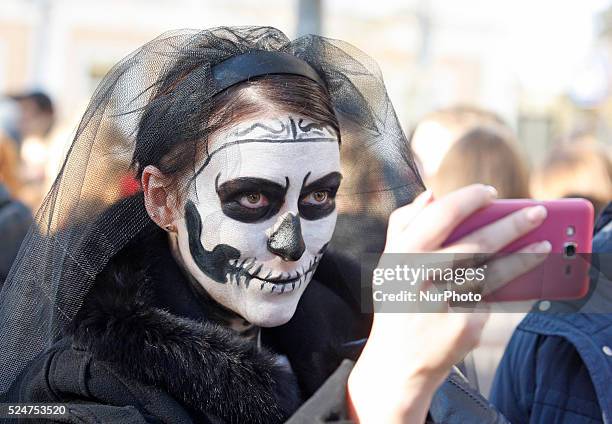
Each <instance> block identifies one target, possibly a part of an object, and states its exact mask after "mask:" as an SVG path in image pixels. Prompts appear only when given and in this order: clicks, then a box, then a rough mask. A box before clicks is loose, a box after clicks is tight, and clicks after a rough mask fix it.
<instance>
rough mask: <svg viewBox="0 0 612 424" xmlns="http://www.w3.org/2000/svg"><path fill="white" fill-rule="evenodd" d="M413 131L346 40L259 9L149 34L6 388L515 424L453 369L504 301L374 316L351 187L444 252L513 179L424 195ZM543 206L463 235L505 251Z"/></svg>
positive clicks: (51, 264) (203, 416) (71, 194)
mask: <svg viewBox="0 0 612 424" xmlns="http://www.w3.org/2000/svg"><path fill="white" fill-rule="evenodd" d="M107 128H114V129H119V130H120V131H121V132H122V133H123V135H124V137H117V138H116V139H108V136H107V135H108V134H110V133H112V132H110V131H106V130H105V129H107ZM406 146H407V143H406V138H405V136H404V134H403V132H402V130H401V128H400V126H399V124H398V122H397V118H396V116H395V113H394V111H393V108H392V106H391V104H390V102H389V98H388V96H387V93H386V90H385V87H384V84H383V83H382V78H381V76H380V73H379V71H378V69H377V68H376V65H375V64H374V63H373V62H372V60H371V59H370V58H369V57H367V56H366V55H365V54H364V53H362V52H360V51H359V50H357V49H355V48H354V47H352V46H350V45H348V44H346V43H343V42H340V41H336V40H328V39H325V38H323V37H318V36H307V37H302V38H300V39H297V40H294V41H290V40H288V39H287V38H286V37H285V36H284V34H282V33H281V32H279V31H278V30H275V29H273V28H260V27H245V28H217V29H213V30H208V31H202V32H176V33H169V34H164V35H162V36H161V37H159V38H157V39H156V40H153V41H152V42H150V43H148V44H146V45H145V46H143V47H142V48H140V49H139V50H137V51H136V52H134V53H133V54H131V55H130V56H128V57H127V58H125V59H124V60H123V61H121V62H120V63H119V64H118V65H116V66H115V67H114V68H113V69H112V70H111V71H110V72H109V74H108V75H107V76H106V77H105V78H104V80H103V81H102V83H101V84H100V86H99V88H98V89H97V90H96V92H95V94H94V96H93V99H92V101H91V103H90V105H89V107H88V109H87V111H86V113H85V115H84V117H83V119H82V121H81V123H80V125H79V128H78V130H77V132H76V135H75V138H74V141H73V144H72V147H71V149H70V151H69V153H68V156H67V158H66V161H65V163H64V166H63V168H62V170H61V172H60V174H59V176H58V178H57V180H56V182H55V184H54V185H53V187H52V189H51V192H50V193H49V195H48V196H47V198H46V200H45V203H44V204H43V206H42V208H41V209H40V211H39V212H38V214H37V217H36V220H37V223H38V228H40V229H41V230H40V231H34V230H32V231H31V232H30V233H29V235H28V237H27V238H26V241H25V242H24V245H23V247H22V250H21V251H20V254H19V256H18V258H17V260H16V264H15V266H14V267H13V269H12V270H11V273H10V275H9V277H8V279H7V282H6V283H5V285H4V287H3V289H2V293H1V296H0V302H1V307H0V340H2V342H1V343H2V349H1V351H0V400H2V401H4V402H9V403H36V402H43V403H60V404H65V406H66V408H65V409H62V410H58V412H57V413H61V416H62V418H61V420H62V422H181V423H182V422H186V423H187V422H201V423H280V422H291V423H300V422H303V423H311V422H332V421H334V422H339V421H342V420H345V422H350V421H351V420H353V421H360V422H364V423H369V422H376V423H379V422H410V423H412V422H423V421H424V420H428V421H429V422H445V423H453V422H495V423H497V422H504V420H503V417H501V416H500V415H499V414H498V413H497V412H496V411H495V410H494V409H493V408H492V407H489V406H488V404H487V402H486V401H485V400H484V399H483V398H481V397H480V396H479V395H478V394H477V393H475V392H473V390H472V389H471V388H470V387H469V385H468V384H467V382H465V381H464V380H462V379H461V377H460V376H459V375H457V374H454V373H453V374H451V375H450V376H449V377H447V376H448V374H449V372H450V370H451V368H452V366H453V364H455V363H457V362H458V361H460V360H461V359H462V357H463V356H464V355H465V353H466V352H468V351H469V350H470V349H471V348H473V347H474V345H475V344H476V342H477V340H478V336H479V334H480V330H481V329H482V325H483V323H484V321H485V317H483V316H482V315H475V314H472V315H459V314H437V313H433V314H387V315H382V314H378V315H377V316H376V317H374V319H373V322H372V315H371V314H365V313H362V311H361V304H360V296H359V292H360V290H361V287H360V274H361V272H365V274H366V275H369V274H368V273H369V272H371V269H370V270H368V269H365V270H361V269H360V264H359V260H360V257H359V256H360V253H365V248H363V247H361V246H359V245H358V246H350V249H349V248H348V247H347V246H342V244H339V243H338V242H337V240H342V237H337V236H336V235H334V226H335V222H336V218H337V215H338V209H339V208H340V206H342V209H343V210H347V209H349V208H350V205H351V204H356V203H357V202H359V201H360V199H361V198H367V199H368V202H369V203H365V202H361V204H366V205H367V204H370V205H371V208H372V210H376V213H377V214H381V211H382V213H383V214H386V216H389V214H391V212H392V211H393V210H395V212H393V213H392V214H391V216H390V218H389V226H388V233H387V242H386V246H385V252H388V253H398V252H399V253H409V252H417V253H420V252H435V251H439V250H440V249H441V248H440V246H441V244H442V242H443V241H444V239H445V238H446V236H447V235H448V234H449V233H450V232H451V231H452V229H453V228H454V227H456V225H457V224H458V223H459V222H461V220H462V219H464V218H465V217H466V216H468V215H469V214H470V213H472V212H473V211H475V210H477V209H479V208H480V207H483V206H485V205H487V204H488V203H489V202H491V201H492V200H493V198H494V197H495V194H494V192H493V191H492V190H491V189H490V188H487V187H484V186H470V187H467V188H465V189H462V190H459V191H457V192H454V193H451V194H449V195H447V196H445V197H444V198H441V199H439V200H436V201H434V200H433V198H432V196H431V194H430V193H429V192H424V193H422V194H421V195H419V196H418V197H416V196H417V194H418V193H421V192H423V190H424V187H423V184H422V182H421V179H420V177H419V176H418V173H417V171H416V167H415V166H414V162H413V160H412V156H411V154H410V152H408V151H406ZM343 152H349V153H350V154H346V155H345V156H344V157H349V158H351V163H345V162H343ZM126 159H128V160H127V161H126ZM109 160H113V161H115V163H122V161H123V162H126V163H127V162H129V161H130V160H131V165H130V167H129V168H128V167H127V165H126V169H125V170H123V171H125V172H118V173H117V175H125V174H126V173H128V172H131V174H132V175H133V176H134V177H135V178H136V179H138V180H139V181H140V182H141V186H142V191H140V192H139V193H137V194H135V195H133V196H131V197H128V198H124V199H122V200H120V201H117V202H116V203H114V204H113V205H111V206H110V207H101V206H99V203H96V202H93V203H92V202H85V201H83V198H82V193H87V195H88V196H91V193H92V192H94V191H95V190H96V188H97V187H109V186H110V187H113V186H115V187H117V190H119V186H120V182H119V181H114V180H113V178H115V177H114V176H113V175H108V173H105V172H103V170H104V169H105V167H104V164H105V163H106V162H107V161H109ZM356 164H358V165H359V166H364V167H367V166H368V164H370V165H372V166H371V169H372V170H377V171H376V172H375V173H374V175H371V176H370V177H369V178H367V180H365V181H364V180H363V179H360V178H355V175H354V173H353V172H351V170H352V169H355V167H356ZM383 169H384V170H385V172H384V173H383V172H382V170H383ZM101 194H102V193H101ZM415 197H416V200H414V201H413V202H412V203H410V204H409V205H408V206H404V207H400V208H398V206H401V205H400V204H398V201H397V199H407V200H412V199H414V198H415ZM366 212H367V211H366ZM77 216H78V217H83V216H89V217H91V219H90V220H89V221H87V220H79V222H78V223H75V222H74V221H72V220H71V218H72V219H73V218H74V217H77ZM542 219H543V213H542V211H541V210H539V209H532V210H528V211H521V212H518V213H516V214H514V215H512V216H510V217H508V218H505V219H503V220H500V221H497V222H495V223H493V224H491V225H489V226H488V227H486V228H484V229H483V230H481V232H480V233H478V234H474V235H471V236H468V237H467V238H465V239H463V240H461V241H459V242H457V243H456V244H455V245H453V246H450V247H446V248H445V251H446V252H467V253H469V252H495V251H496V250H498V249H499V248H500V247H501V246H502V245H504V244H505V243H507V242H509V241H510V240H512V239H514V238H516V237H519V236H520V235H521V234H523V233H526V232H527V231H529V230H530V229H532V228H534V227H535V226H537V225H538V224H539V223H540V222H541V220H542ZM363 228H365V227H363V226H361V225H360V223H359V221H355V224H354V226H353V228H343V230H342V231H345V232H346V231H353V232H354V234H353V235H355V234H359V233H360V232H361V233H363V234H362V237H363V239H364V240H365V239H367V238H368V236H369V235H368V234H367V233H364V232H363ZM352 239H355V237H352ZM366 245H367V243H364V246H366ZM527 249H528V251H530V252H532V251H533V252H536V251H545V250H546V244H542V245H536V246H530V247H528V248H527ZM374 253H378V254H380V253H382V252H374ZM502 265H503V264H502ZM533 265H535V263H533V264H522V268H521V269H520V270H519V269H513V270H510V271H506V272H505V273H502V274H503V275H505V276H506V277H511V276H512V272H516V273H519V272H524V271H525V270H526V269H528V268H529V267H530V266H533ZM502 267H503V266H502ZM366 339H367V342H365V347H364V341H365V340H366ZM362 350H363V352H362ZM62 411H63V412H62ZM47 418H54V417H53V416H52V415H49V416H48V417H47ZM55 418H57V417H55Z"/></svg>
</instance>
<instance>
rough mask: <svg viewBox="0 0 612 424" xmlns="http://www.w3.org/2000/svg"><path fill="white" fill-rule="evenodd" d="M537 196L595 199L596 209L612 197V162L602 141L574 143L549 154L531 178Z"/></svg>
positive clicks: (533, 191) (532, 189)
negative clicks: (598, 143) (598, 142)
mask: <svg viewBox="0 0 612 424" xmlns="http://www.w3.org/2000/svg"><path fill="white" fill-rule="evenodd" d="M531 191H532V193H533V195H534V197H536V198H538V199H542V200H546V199H556V198H559V197H584V198H586V199H588V200H590V201H591V203H593V206H594V207H595V213H596V214H599V212H601V210H602V209H603V207H604V206H605V205H606V204H607V203H608V202H609V201H610V200H612V164H611V163H610V159H609V157H608V156H607V155H606V153H605V151H604V150H603V148H602V147H601V146H600V145H597V144H594V143H586V142H580V143H572V144H565V145H561V146H559V147H557V148H555V149H553V150H551V152H550V153H549V154H548V156H547V158H546V159H545V160H544V163H543V164H542V166H540V167H539V168H537V169H535V171H534V173H533V176H532V179H531Z"/></svg>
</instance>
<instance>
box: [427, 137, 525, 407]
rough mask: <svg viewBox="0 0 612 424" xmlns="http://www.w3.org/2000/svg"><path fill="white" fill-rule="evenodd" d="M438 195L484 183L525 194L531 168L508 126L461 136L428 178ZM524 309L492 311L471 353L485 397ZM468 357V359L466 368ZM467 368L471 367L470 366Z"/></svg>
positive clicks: (509, 195)
mask: <svg viewBox="0 0 612 424" xmlns="http://www.w3.org/2000/svg"><path fill="white" fill-rule="evenodd" d="M430 179H431V187H432V188H433V192H434V193H435V194H436V195H437V196H442V195H444V194H446V193H450V192H452V191H454V190H456V189H458V188H460V187H464V186H467V185H470V184H475V183H482V184H487V185H490V186H493V187H495V188H496V189H497V192H498V193H499V197H500V198H502V199H519V198H528V197H529V170H528V166H527V162H526V161H525V158H524V157H523V156H522V155H521V154H520V152H519V150H518V148H517V141H516V138H515V137H514V135H513V134H512V132H511V130H510V129H509V128H507V127H502V126H497V127H495V126H477V127H475V128H473V129H472V130H470V131H468V132H467V133H466V134H465V135H463V136H462V137H461V138H460V139H459V140H458V141H457V142H456V143H455V144H453V146H452V147H451V148H450V149H449V151H448V152H447V153H446V155H444V157H443V159H442V161H441V163H440V167H439V169H438V171H437V173H436V174H435V175H433V176H432V177H431V178H430ZM524 316H525V314H522V313H503V314H502V313H499V314H491V317H490V318H489V322H488V323H487V325H486V327H485V328H484V330H483V334H482V337H481V341H480V345H479V346H478V347H477V348H476V349H474V351H473V352H472V358H473V365H474V370H475V372H476V375H475V376H473V375H470V372H468V375H469V376H470V377H471V378H472V380H474V378H475V379H476V380H477V381H472V382H473V383H477V384H478V386H479V389H480V391H481V393H483V394H485V395H487V394H488V393H489V390H490V388H491V383H492V381H493V375H494V373H495V369H496V368H497V364H498V363H499V361H500V359H501V357H502V355H503V353H504V349H505V347H506V344H507V343H508V340H509V339H510V336H511V335H512V332H513V331H514V328H515V327H516V325H517V324H518V323H519V322H520V320H521V319H522V318H523V317H524ZM470 363H471V361H469V360H468V361H467V362H466V364H467V365H468V366H469V365H470ZM468 371H471V370H468Z"/></svg>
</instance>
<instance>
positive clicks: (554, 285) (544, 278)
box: [444, 198, 594, 302]
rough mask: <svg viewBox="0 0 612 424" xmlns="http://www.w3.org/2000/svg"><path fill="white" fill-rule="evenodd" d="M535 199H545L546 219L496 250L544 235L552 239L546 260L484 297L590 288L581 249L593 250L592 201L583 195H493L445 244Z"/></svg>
mask: <svg viewBox="0 0 612 424" xmlns="http://www.w3.org/2000/svg"><path fill="white" fill-rule="evenodd" d="M536 205H543V206H544V207H546V209H547V212H548V214H547V216H546V219H545V220H544V222H543V223H542V224H541V225H540V226H539V227H537V228H535V229H534V230H532V231H531V232H529V233H527V234H526V235H524V236H523V237H521V238H519V239H517V240H514V241H513V242H511V243H510V244H508V245H506V246H505V247H504V248H503V249H502V250H501V252H500V253H513V252H516V251H518V250H520V249H521V248H523V247H525V246H527V245H529V244H532V243H535V242H539V241H543V240H548V241H549V242H550V243H551V245H552V250H551V253H550V254H549V255H548V257H547V258H546V260H544V262H542V263H541V264H539V265H538V266H536V267H535V268H534V269H532V270H531V271H529V272H527V273H525V274H523V275H521V276H519V277H517V278H515V279H514V280H512V281H511V282H509V283H507V284H506V285H504V286H503V287H501V288H500V289H498V290H496V291H494V292H493V293H491V294H489V295H487V296H486V297H485V300H487V301H490V302H493V301H494V302H502V301H518V300H532V299H550V300H560V299H576V298H580V297H583V296H584V295H585V294H586V292H587V291H588V287H589V278H588V269H589V260H588V259H589V258H588V255H584V254H588V253H591V242H592V233H593V220H594V217H593V215H594V213H593V205H591V203H590V202H589V201H587V200H585V199H578V198H576V199H558V200H547V201H538V200H531V199H516V200H515V199H501V200H497V201H495V202H493V203H492V204H491V205H489V206H487V207H485V208H483V209H480V210H479V211H476V212H475V213H474V214H472V215H471V216H469V217H468V218H467V219H466V220H464V221H463V222H462V223H461V224H459V226H457V228H455V230H454V231H453V232H452V233H451V235H450V236H449V237H448V238H447V240H446V241H445V242H444V245H445V246H447V245H450V244H452V243H454V242H456V241H458V240H460V239H461V238H462V237H464V236H466V235H468V234H470V233H471V232H473V231H475V230H477V229H479V228H480V227H483V226H485V225H487V224H490V223H492V222H494V221H496V220H498V219H500V218H503V217H504V216H506V215H508V214H510V213H512V212H515V211H517V210H519V209H522V208H525V207H529V206H536Z"/></svg>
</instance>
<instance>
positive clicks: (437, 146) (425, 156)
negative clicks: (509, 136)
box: [409, 105, 509, 183]
mask: <svg viewBox="0 0 612 424" xmlns="http://www.w3.org/2000/svg"><path fill="white" fill-rule="evenodd" d="M476 127H487V128H492V129H499V130H503V131H506V130H508V131H509V129H508V126H507V124H506V123H505V122H504V120H503V119H502V118H501V117H500V116H498V115H497V114H496V113H494V112H491V111H488V110H485V109H481V108H478V107H475V106H466V105H457V106H452V107H449V108H446V109H439V110H436V111H434V112H431V113H429V114H427V115H425V117H423V119H421V120H420V121H419V122H418V123H417V124H416V126H415V127H414V129H413V131H412V135H411V136H410V141H409V144H410V147H411V148H412V151H413V152H414V153H415V155H416V157H417V159H418V161H419V163H420V165H421V172H422V174H423V177H424V179H425V182H426V183H427V182H428V181H429V179H430V178H431V177H432V176H433V175H434V174H435V173H436V172H437V171H438V167H439V166H440V163H441V161H442V158H443V157H444V155H445V154H446V152H447V151H448V150H449V149H450V148H451V146H452V145H453V144H455V142H457V140H459V139H460V138H461V137H463V136H464V135H465V134H466V133H467V132H469V131H470V130H472V129H474V128H476Z"/></svg>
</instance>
